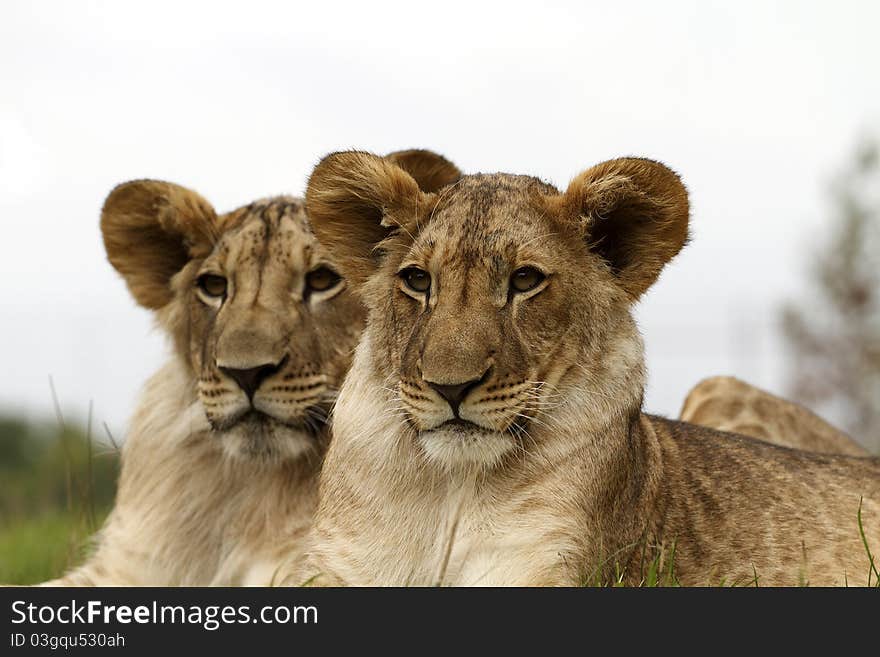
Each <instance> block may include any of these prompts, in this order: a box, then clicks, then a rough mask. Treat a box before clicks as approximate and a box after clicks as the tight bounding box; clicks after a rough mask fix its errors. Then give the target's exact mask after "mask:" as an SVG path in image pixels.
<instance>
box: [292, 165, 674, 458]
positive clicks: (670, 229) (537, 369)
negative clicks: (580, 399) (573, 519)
mask: <svg viewBox="0 0 880 657" xmlns="http://www.w3.org/2000/svg"><path fill="white" fill-rule="evenodd" d="M306 198H307V203H308V207H309V212H310V215H311V216H312V218H313V224H314V227H315V230H316V232H317V234H318V236H319V238H320V239H321V240H322V241H323V242H324V243H325V244H327V246H328V248H330V249H331V251H332V253H333V254H334V257H336V258H337V261H338V262H339V263H340V266H341V267H342V270H343V272H344V273H345V275H346V276H347V277H348V278H350V280H352V281H353V284H354V286H355V287H356V289H357V290H358V292H359V293H360V294H361V296H362V297H363V299H364V301H365V303H366V305H367V306H368V308H369V310H370V314H369V320H368V332H369V334H370V336H371V338H372V339H371V340H370V344H371V348H372V349H373V352H374V353H373V366H374V367H375V369H376V370H377V371H378V372H379V373H380V374H381V378H382V379H384V380H385V382H386V383H385V386H386V387H388V388H393V389H394V390H395V392H396V396H397V398H398V400H399V406H400V410H401V411H402V414H403V416H404V417H405V419H406V421H407V423H408V424H409V425H410V426H411V427H412V429H413V430H414V432H415V435H416V436H417V440H418V441H419V443H420V445H421V446H422V448H423V450H424V453H425V455H426V456H427V457H428V459H430V460H432V461H435V462H438V463H440V464H442V465H444V466H449V467H457V466H460V465H476V466H478V467H481V468H486V467H492V466H494V465H497V464H499V463H500V462H502V461H503V460H504V458H505V455H507V454H509V453H512V452H515V450H517V449H518V448H519V449H528V444H529V441H530V440H531V439H532V437H531V433H532V429H533V427H534V425H535V424H536V423H539V424H540V425H541V426H542V427H549V428H551V429H552V413H548V412H547V411H548V410H552V408H553V407H554V406H557V405H559V403H560V400H562V399H564V398H565V397H566V395H567V394H570V391H569V390H568V388H567V386H568V383H569V382H571V381H583V380H584V379H585V378H586V379H587V380H588V381H590V382H601V383H597V384H596V385H595V386H594V388H595V389H596V390H597V392H596V393H595V394H594V395H593V396H592V397H591V396H589V395H586V396H585V397H584V403H585V404H591V405H593V406H599V405H601V404H606V405H608V402H607V400H610V399H611V398H612V396H613V393H614V391H613V389H612V385H620V384H621V383H626V382H627V374H626V372H629V371H636V370H637V371H639V372H640V371H641V351H640V341H639V339H638V336H637V333H636V331H635V327H634V324H633V322H632V320H631V316H630V313H629V306H630V304H631V303H632V301H633V300H635V299H636V298H638V297H639V296H640V295H641V294H642V292H644V290H645V289H647V287H648V286H650V284H651V283H652V282H653V281H654V280H655V279H656V277H657V275H658V274H659V272H660V269H661V268H662V267H663V265H664V264H665V262H666V261H667V260H668V259H669V258H671V257H672V256H673V255H675V253H677V252H678V250H679V249H680V248H681V246H682V245H683V243H684V241H685V238H686V235H687V195H686V192H685V190H684V187H683V186H682V185H681V183H680V182H679V180H678V178H677V176H676V175H675V174H674V173H672V172H671V171H669V170H668V169H667V168H666V167H664V166H662V165H660V164H658V163H655V162H651V161H648V160H638V159H624V160H615V161H612V162H608V163H605V164H602V165H599V166H597V167H594V168H592V169H590V170H588V171H586V172H584V173H583V174H581V175H580V176H578V177H577V178H576V179H575V180H574V181H573V182H572V184H571V186H570V187H569V189H568V191H567V192H566V193H564V194H562V193H560V192H559V191H557V190H556V189H555V188H553V187H551V186H550V185H547V184H545V183H542V182H541V181H539V180H537V179H535V178H531V177H525V176H514V175H507V174H493V175H475V176H465V177H463V178H462V179H461V180H460V181H458V182H457V183H455V184H454V185H451V186H449V187H447V188H445V189H443V190H441V191H439V192H438V193H434V194H426V193H424V192H423V191H420V190H419V189H418V186H417V185H416V184H415V182H414V181H412V180H411V179H409V177H408V176H407V174H406V173H405V172H403V171H401V170H400V169H399V168H396V167H393V166H392V165H389V164H388V163H386V162H383V161H381V160H380V159H378V158H375V157H374V156H371V155H369V154H365V153H340V154H336V155H331V156H329V157H328V158H326V159H325V160H324V161H322V163H321V164H320V165H319V166H318V168H317V169H316V170H315V172H314V173H313V175H312V178H311V180H310V182H309V187H308V191H307V195H306ZM620 370H625V372H624V371H620ZM606 382H614V383H613V384H609V383H606ZM582 388H583V386H582Z"/></svg>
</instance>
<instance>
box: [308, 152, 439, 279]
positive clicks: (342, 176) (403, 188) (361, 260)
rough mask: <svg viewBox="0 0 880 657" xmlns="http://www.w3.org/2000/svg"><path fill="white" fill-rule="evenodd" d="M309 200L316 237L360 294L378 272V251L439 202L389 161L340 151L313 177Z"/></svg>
mask: <svg viewBox="0 0 880 657" xmlns="http://www.w3.org/2000/svg"><path fill="white" fill-rule="evenodd" d="M305 197H306V213H307V214H308V216H309V221H310V223H311V226H312V231H313V232H314V233H315V236H316V237H317V239H318V241H319V242H320V243H321V244H322V245H323V246H324V248H326V249H327V250H328V251H329V252H330V254H331V256H332V257H333V259H334V261H335V262H336V264H337V266H338V267H339V269H340V272H341V273H342V275H343V277H344V278H345V279H346V280H347V281H348V282H349V284H350V285H351V286H352V288H354V289H355V290H357V289H359V288H361V287H362V286H363V284H364V283H365V282H366V280H367V279H368V278H369V277H370V275H371V274H372V272H373V271H375V269H376V268H377V266H378V263H377V257H379V255H380V249H378V248H377V247H379V245H380V244H381V243H382V242H385V241H386V240H387V239H389V238H390V237H391V236H392V235H394V234H397V233H403V234H409V233H410V232H411V230H415V229H416V225H417V223H418V221H419V218H420V217H421V215H422V214H423V211H424V210H425V208H426V207H428V206H429V205H430V203H431V201H432V199H433V198H434V197H435V196H434V194H431V193H426V192H424V191H422V190H421V189H420V188H419V184H418V182H417V181H416V180H415V179H414V178H413V177H412V176H411V175H410V174H409V173H408V172H407V171H406V170H404V169H403V168H401V167H399V166H398V165H397V164H395V163H394V162H392V161H390V160H389V159H387V158H385V157H381V156H378V155H375V154H373V153H368V152H365V151H338V152H335V153H330V154H329V155H327V156H325V157H324V158H322V159H321V161H320V162H319V163H318V165H317V166H316V167H315V169H314V170H313V171H312V174H311V175H310V176H309V181H308V184H307V186H306V194H305Z"/></svg>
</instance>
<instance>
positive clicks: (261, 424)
mask: <svg viewBox="0 0 880 657" xmlns="http://www.w3.org/2000/svg"><path fill="white" fill-rule="evenodd" d="M213 433H214V434H215V436H216V437H217V438H218V440H219V443H220V445H221V447H222V448H223V451H224V453H225V454H226V455H227V456H228V457H230V458H232V459H236V460H239V461H248V462H260V463H265V464H278V463H283V462H292V461H296V460H299V459H301V458H304V457H306V456H307V455H309V454H312V453H315V454H316V453H317V449H318V444H319V437H318V436H317V435H316V432H315V430H314V429H312V428H309V427H305V426H297V425H293V424H287V423H284V422H281V421H279V420H276V419H275V418H273V417H270V416H269V415H266V414H264V413H260V412H258V411H250V412H248V413H246V414H245V415H243V416H242V417H241V418H240V419H238V420H237V421H236V422H235V423H234V424H232V425H231V426H226V427H222V428H219V427H218V428H214V429H213Z"/></svg>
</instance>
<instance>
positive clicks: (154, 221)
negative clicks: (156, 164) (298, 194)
mask: <svg viewBox="0 0 880 657" xmlns="http://www.w3.org/2000/svg"><path fill="white" fill-rule="evenodd" d="M102 229H103V232H104V239H105V244H106V246H107V252H108V255H109V257H110V260H111V262H112V263H113V264H114V266H115V267H116V268H117V269H118V270H119V271H120V272H121V273H122V274H123V276H125V278H126V281H127V283H128V285H129V288H130V290H131V292H132V294H133V295H134V297H135V299H137V300H138V301H139V302H140V303H141V304H142V305H144V306H146V307H148V308H151V309H154V310H156V311H158V316H159V319H160V322H161V324H162V325H163V327H164V328H165V329H166V330H167V331H168V332H169V333H170V334H171V336H172V338H173V340H174V344H175V347H176V349H177V352H178V355H179V356H180V357H182V358H183V359H184V360H185V361H186V362H187V364H188V365H189V366H190V368H191V370H192V372H193V375H194V380H195V392H196V395H197V398H198V401H199V403H200V404H201V405H202V407H203V409H204V412H205V415H206V417H207V419H208V421H209V423H210V426H211V428H212V429H213V432H214V434H215V437H216V440H217V444H218V445H219V446H220V447H222V449H224V450H225V451H226V452H228V453H229V454H231V455H235V456H240V457H246V458H258V459H262V460H280V459H293V458H297V457H299V456H300V455H301V454H303V453H304V452H307V451H310V450H314V449H316V448H317V447H319V446H320V444H319V441H320V439H321V438H322V437H323V435H324V434H323V431H322V428H323V423H324V421H325V419H326V416H327V413H328V411H329V409H330V404H331V402H332V399H333V394H334V391H335V389H336V387H337V386H338V385H339V383H340V382H341V380H342V378H343V377H344V375H345V372H346V370H347V369H348V366H349V361H350V353H351V351H352V349H353V348H354V346H355V344H356V343H357V339H358V337H359V335H360V331H361V329H362V325H363V310H362V306H361V304H360V303H359V302H358V301H357V300H356V299H355V298H354V297H353V296H352V295H351V293H350V292H348V291H347V290H346V286H345V281H344V280H343V279H342V277H341V276H340V275H339V274H338V273H337V271H336V267H335V265H334V264H333V262H332V260H330V258H329V256H328V255H327V253H326V251H325V250H324V249H323V248H322V247H321V246H320V244H318V242H317V240H316V239H315V237H314V236H313V235H312V232H311V230H310V228H309V226H308V223H307V220H306V214H305V210H304V207H303V204H302V202H301V201H300V200H298V199H295V198H291V197H278V198H273V199H268V200H264V201H258V202H256V203H252V204H250V205H248V206H246V207H243V208H240V209H238V210H235V211H233V212H230V213H228V214H224V215H217V214H216V213H215V212H214V210H213V209H212V208H211V206H210V205H208V203H207V202H206V201H205V200H204V199H202V198H201V197H200V196H198V195H197V194H195V193H194V192H191V191H189V190H186V189H184V188H182V187H179V186H176V185H171V184H169V183H162V182H156V181H136V182H131V183H126V184H124V185H121V186H119V187H117V188H116V189H115V190H113V192H112V193H111V194H110V196H109V197H108V199H107V201H106V203H105V206H104V210H103V214H102Z"/></svg>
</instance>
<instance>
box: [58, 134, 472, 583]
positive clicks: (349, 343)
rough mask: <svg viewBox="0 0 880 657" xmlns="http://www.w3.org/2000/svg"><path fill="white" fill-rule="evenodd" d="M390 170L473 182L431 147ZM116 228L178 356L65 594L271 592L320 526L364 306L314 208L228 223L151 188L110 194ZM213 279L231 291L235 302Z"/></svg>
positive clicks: (288, 204) (134, 276)
mask: <svg viewBox="0 0 880 657" xmlns="http://www.w3.org/2000/svg"><path fill="white" fill-rule="evenodd" d="M389 160H390V161H396V162H400V163H401V165H403V166H411V167H416V166H421V167H423V169H427V170H430V171H431V177H430V178H429V179H428V181H427V184H428V185H429V186H430V185H432V184H436V179H437V176H439V175H440V174H441V172H442V171H445V172H446V175H447V176H449V177H451V178H454V177H455V176H457V175H458V174H459V172H458V170H457V169H455V168H454V167H453V166H452V165H451V164H449V163H448V162H446V161H445V160H443V159H442V158H440V157H439V156H437V155H434V154H432V153H430V152H427V151H405V152H402V153H396V154H392V155H390V156H389ZM438 163H440V164H438ZM432 167H433V168H432ZM414 174H415V175H417V176H420V175H421V173H420V170H416V169H414ZM101 228H102V231H103V235H104V241H105V245H106V248H107V254H108V257H109V259H110V262H111V263H112V264H113V266H114V267H115V268H116V269H117V270H118V271H119V272H120V273H121V274H122V275H123V277H124V278H125V280H126V283H127V284H128V287H129V289H130V291H131V293H132V295H133V296H134V298H135V299H136V300H137V301H138V302H139V303H140V304H141V305H143V306H146V307H148V308H151V309H153V310H155V311H156V316H157V319H158V323H159V326H160V327H161V328H162V330H163V331H164V332H165V333H166V334H167V335H168V336H169V337H170V338H171V342H172V345H173V355H172V357H171V359H170V362H169V363H168V364H167V365H166V366H165V367H164V368H162V369H161V370H160V371H159V372H158V373H157V374H156V375H154V376H153V377H152V379H151V380H150V381H149V383H148V384H147V386H146V388H145V390H144V393H143V396H142V398H141V401H140V404H139V406H138V410H137V411H136V413H135V415H134V417H133V419H132V422H131V425H130V427H129V431H128V438H127V440H126V442H125V445H124V448H123V453H122V470H121V475H120V480H119V487H118V492H117V497H116V504H115V507H114V509H113V511H112V513H111V515H110V516H109V518H108V520H107V521H106V523H105V526H104V527H103V529H102V531H101V532H100V534H99V536H98V537H97V541H96V547H95V550H94V553H93V554H92V556H91V557H90V558H89V560H88V561H87V563H86V564H85V565H84V566H82V567H80V568H78V569H76V570H74V571H73V572H71V573H70V574H68V575H67V576H66V577H64V578H62V579H61V580H57V581H55V582H51V584H65V585H240V584H263V585H266V584H270V583H272V582H273V581H274V578H275V574H276V572H277V571H278V570H279V568H281V567H282V565H283V564H285V563H289V562H295V561H296V560H297V559H298V558H299V552H300V550H301V546H302V542H303V538H304V536H305V535H306V533H307V531H308V529H309V527H310V524H311V518H312V514H313V511H314V508H315V504H316V497H317V474H318V472H319V469H320V465H321V461H322V458H323V453H324V450H325V448H326V443H327V440H328V430H327V426H326V423H325V420H326V417H327V415H328V413H329V411H330V409H331V405H332V402H333V399H334V397H335V391H336V388H337V387H338V385H339V384H340V383H341V381H342V378H343V376H344V375H345V372H346V371H347V369H348V367H349V364H350V361H351V355H352V351H353V349H354V347H355V345H356V343H357V340H358V338H359V336H360V332H361V329H362V325H363V315H364V312H363V308H362V306H361V304H360V302H359V301H357V300H356V299H355V297H354V296H353V295H352V294H351V292H350V291H349V290H348V289H347V285H346V282H345V281H344V280H341V279H337V278H334V276H333V275H332V273H333V271H335V269H336V266H335V264H334V263H333V261H332V260H331V259H330V258H329V256H328V254H327V252H326V251H325V250H324V249H323V248H322V247H321V246H320V244H319V243H318V242H317V241H316V240H315V238H314V236H313V235H312V233H311V229H310V228H309V225H308V222H307V220H306V214H305V210H304V207H303V203H302V201H301V200H300V199H296V198H291V197H277V198H272V199H267V200H263V201H257V202H255V203H252V204H250V205H248V206H246V207H243V208H239V209H238V210H235V211H233V212H230V213H228V214H225V215H217V214H216V213H215V212H214V210H213V208H212V207H211V206H210V204H208V202H207V201H205V200H204V199H203V198H201V197H200V196H198V195H197V194H195V193H194V192H191V191H189V190H187V189H184V188H182V187H179V186H177V185H173V184H170V183H163V182H159V181H135V182H131V183H126V184H124V185H120V186H119V187H117V188H116V189H114V190H113V192H112V193H111V194H110V196H109V197H108V199H107V201H106V203H105V205H104V209H103V212H102V218H101ZM316 272H320V274H316ZM316 275H319V276H320V277H321V278H319V279H315V276H316ZM205 276H214V277H220V278H221V279H223V280H225V292H224V294H223V295H212V294H209V291H210V288H211V285H208V289H206V288H205V279H204V277H205ZM316 281H317V283H320V285H317V286H316ZM216 284H217V282H216V280H215V281H214V285H216ZM318 288H321V289H318Z"/></svg>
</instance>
